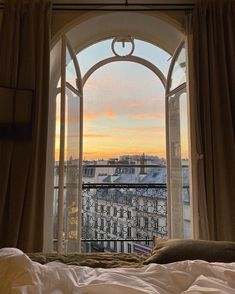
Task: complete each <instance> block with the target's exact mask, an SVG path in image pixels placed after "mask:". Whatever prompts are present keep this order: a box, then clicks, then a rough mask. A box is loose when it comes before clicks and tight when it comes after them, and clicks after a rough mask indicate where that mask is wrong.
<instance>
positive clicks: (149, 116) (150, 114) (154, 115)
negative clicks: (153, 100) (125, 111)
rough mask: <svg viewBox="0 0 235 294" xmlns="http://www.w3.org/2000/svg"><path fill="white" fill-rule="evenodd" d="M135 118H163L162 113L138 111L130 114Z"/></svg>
mask: <svg viewBox="0 0 235 294" xmlns="http://www.w3.org/2000/svg"><path fill="white" fill-rule="evenodd" d="M132 117H133V118H134V119H136V120H148V119H151V120H152V119H156V120H159V119H160V120H163V119H165V115H164V113H143V114H141V113H138V114H134V115H133V116H132Z"/></svg>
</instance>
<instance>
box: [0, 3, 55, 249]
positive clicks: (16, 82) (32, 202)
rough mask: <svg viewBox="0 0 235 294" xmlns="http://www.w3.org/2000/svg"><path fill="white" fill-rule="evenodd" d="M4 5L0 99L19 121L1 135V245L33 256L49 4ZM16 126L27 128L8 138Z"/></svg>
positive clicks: (38, 225)
mask: <svg viewBox="0 0 235 294" xmlns="http://www.w3.org/2000/svg"><path fill="white" fill-rule="evenodd" d="M4 5H5V8H4V15H3V22H2V27H1V32H0V40H1V43H0V88H1V91H0V96H1V97H2V99H5V100H4V104H2V105H3V107H5V108H6V113H7V110H9V109H14V115H13V116H14V118H15V117H17V118H18V122H19V123H16V124H15V125H14V128H10V131H9V130H8V134H7V136H6V137H4V136H1V137H0V167H1V168H0V247H4V246H8V247H9V246H11V247H17V248H20V249H22V250H24V251H26V252H34V251H41V250H42V246H43V221H44V195H45V169H46V144H47V118H48V96H49V94H48V93H49V54H50V21H51V19H50V18H51V3H50V1H48V0H45V1H43V0H41V1H40V0H27V1H25V0H9V1H6V2H5V4H4ZM6 90H8V95H5V96H4V95H3V93H5V94H6ZM3 96H4V97H3ZM29 97H30V98H29ZM9 101H11V103H10V102H9ZM4 105H5V106H4ZM9 105H10V106H9ZM7 107H8V108H7ZM9 107H11V108H9ZM26 109H27V110H26ZM9 112H11V110H10V111H9ZM26 112H27V113H26ZM1 115H2V116H4V111H2V112H1ZM25 117H27V119H26V124H25ZM0 121H1V118H0ZM1 122H2V121H1ZM22 122H23V123H22ZM8 124H9V121H8ZM2 125H4V126H5V125H6V124H4V123H3V124H2ZM18 126H19V129H20V128H21V127H22V126H26V127H27V128H28V129H27V135H26V136H22V134H20V133H19V134H18V135H17V134H16V133H17V132H16V133H14V134H13V132H15V131H16V129H17V128H18Z"/></svg>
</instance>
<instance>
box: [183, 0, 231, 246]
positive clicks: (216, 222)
mask: <svg viewBox="0 0 235 294" xmlns="http://www.w3.org/2000/svg"><path fill="white" fill-rule="evenodd" d="M188 20H189V22H190V24H191V31H190V33H191V35H190V36H189V40H190V41H191V45H190V48H191V49H192V51H193V52H192V59H193V63H192V66H193V80H194V89H195V91H194V95H193V96H194V97H193V98H194V109H195V111H196V126H195V128H196V130H195V133H196V141H197V153H198V165H197V168H198V190H199V191H198V205H197V206H198V213H199V236H200V238H202V239H213V240H233V241H235V1H231V0H219V1H216V0H204V1H203V0H202V1H200V2H199V3H198V4H197V5H196V7H195V9H194V11H193V15H192V16H191V18H190V19H188ZM188 28H189V27H188ZM189 30H190V28H189Z"/></svg>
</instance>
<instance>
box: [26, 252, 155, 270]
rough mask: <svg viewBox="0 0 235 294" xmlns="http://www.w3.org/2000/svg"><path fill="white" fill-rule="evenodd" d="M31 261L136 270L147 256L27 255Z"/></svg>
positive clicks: (119, 254)
mask: <svg viewBox="0 0 235 294" xmlns="http://www.w3.org/2000/svg"><path fill="white" fill-rule="evenodd" d="M27 255H28V256H29V257H30V259H31V260H33V261H36V262H39V263H41V264H46V263H48V262H52V261H59V262H62V263H65V264H68V265H80V266H88V267H92V268H97V267H101V268H115V267H131V268H138V267H142V266H143V262H144V261H145V260H146V259H147V258H148V257H149V255H140V254H134V253H105V252H104V253H103V252H102V253H100V252H99V253H81V254H79V253H73V254H56V253H29V254H27Z"/></svg>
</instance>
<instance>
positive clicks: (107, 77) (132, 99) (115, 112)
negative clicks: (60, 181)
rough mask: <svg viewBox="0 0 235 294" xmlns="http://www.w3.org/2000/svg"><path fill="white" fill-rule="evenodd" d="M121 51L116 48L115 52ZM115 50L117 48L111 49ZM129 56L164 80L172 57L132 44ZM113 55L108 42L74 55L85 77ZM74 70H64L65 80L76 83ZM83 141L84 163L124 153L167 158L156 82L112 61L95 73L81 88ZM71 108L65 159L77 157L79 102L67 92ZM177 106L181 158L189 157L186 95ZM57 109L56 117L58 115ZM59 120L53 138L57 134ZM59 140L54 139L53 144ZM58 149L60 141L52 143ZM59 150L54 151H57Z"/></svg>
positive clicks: (133, 65) (137, 67) (149, 75)
mask: <svg viewBox="0 0 235 294" xmlns="http://www.w3.org/2000/svg"><path fill="white" fill-rule="evenodd" d="M129 47H130V46H127V48H124V49H122V48H121V47H120V46H119V45H118V44H117V51H118V52H119V53H122V50H123V51H124V50H129ZM115 48H116V47H115ZM133 55H136V56H140V57H142V58H145V59H147V60H149V61H150V62H152V63H154V64H155V65H156V66H158V67H159V68H160V70H161V71H162V72H163V73H164V75H165V76H166V75H167V72H168V68H169V64H170V61H171V57H170V55H169V54H167V53H166V52H164V51H163V50H161V49H159V48H158V47H156V46H154V45H152V44H149V43H146V42H143V41H140V40H135V51H134V53H133ZM111 56H113V53H112V51H111V40H106V41H102V42H99V43H96V44H95V45H93V46H90V47H88V48H86V49H85V50H83V51H81V52H80V53H79V54H78V55H77V59H78V63H79V66H80V70H81V75H82V76H83V75H84V74H85V73H86V72H87V70H88V69H89V68H90V67H91V66H93V65H94V64H96V63H97V62H98V61H100V60H102V59H104V58H107V57H111ZM74 73H75V70H74V66H73V64H72V62H70V64H69V66H68V67H67V78H68V80H70V82H71V84H73V85H74V84H75V83H74ZM83 90H84V92H83V95H84V112H83V113H84V114H83V117H84V139H83V143H84V144H83V159H86V160H97V159H108V158H113V157H115V158H116V157H119V156H121V155H123V154H129V155H141V154H143V153H145V154H148V155H157V156H159V157H164V158H165V157H166V143H165V141H166V135H165V90H164V87H163V85H162V83H161V82H160V80H159V78H158V77H157V76H156V75H155V74H154V73H153V72H152V71H151V70H149V69H148V68H146V67H145V66H143V65H140V64H137V63H133V62H127V61H121V62H113V63H110V64H107V65H105V66H102V67H101V68H99V69H98V70H96V71H95V72H94V73H93V74H92V75H91V76H90V78H89V79H88V80H87V82H86V84H85V86H84V89H83ZM69 97H70V100H69V101H70V104H69V105H70V106H68V108H69V114H68V117H67V120H68V121H70V124H69V125H70V127H69V128H68V127H67V128H66V133H67V141H66V150H67V156H68V157H69V156H70V155H72V156H73V158H75V157H76V153H77V154H78V151H77V152H75V151H74V150H75V149H76V146H78V143H79V142H78V140H79V139H78V138H77V136H74V134H75V133H78V132H79V127H78V125H77V123H75V124H71V122H72V121H74V122H76V121H78V120H79V103H78V100H77V98H76V97H75V95H73V94H72V93H69ZM181 100H182V102H181V114H182V116H181V136H182V146H181V153H182V157H188V154H187V149H188V148H187V119H186V117H187V115H186V108H187V105H186V96H185V95H182V99H181ZM58 111H59V108H58V110H57V116H59V112H58ZM58 124H59V122H58V120H57V137H58V135H59V134H58V133H59V131H58V130H59V128H58ZM57 141H58V140H57ZM56 144H57V145H58V142H57V143H56ZM57 147H58V146H57Z"/></svg>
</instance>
